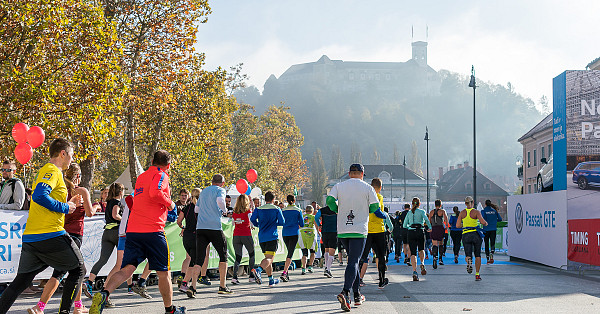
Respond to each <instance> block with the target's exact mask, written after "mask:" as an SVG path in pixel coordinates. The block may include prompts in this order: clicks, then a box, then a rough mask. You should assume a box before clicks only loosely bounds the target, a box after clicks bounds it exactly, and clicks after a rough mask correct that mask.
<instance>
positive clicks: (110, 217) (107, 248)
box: [84, 182, 125, 307]
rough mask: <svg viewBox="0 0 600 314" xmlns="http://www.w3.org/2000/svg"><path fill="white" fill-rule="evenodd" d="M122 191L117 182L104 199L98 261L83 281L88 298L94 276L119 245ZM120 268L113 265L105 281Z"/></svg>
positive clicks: (112, 185) (122, 187)
mask: <svg viewBox="0 0 600 314" xmlns="http://www.w3.org/2000/svg"><path fill="white" fill-rule="evenodd" d="M124 190H125V187H124V186H123V184H121V183H119V182H115V183H113V184H111V185H110V187H109V188H108V196H107V197H106V211H105V212H104V221H105V222H106V225H105V226H104V233H103V234H102V246H101V248H100V259H98V261H97V262H96V263H95V264H94V266H93V267H92V270H91V271H90V276H89V277H88V280H87V281H85V286H86V287H85V290H84V292H85V295H86V296H87V297H88V298H91V297H92V292H93V291H92V288H93V287H94V280H95V279H96V276H97V275H98V273H99V272H100V270H101V269H102V267H104V265H106V263H107V262H108V259H109V258H110V256H111V255H112V252H113V250H114V249H115V248H116V247H117V246H118V245H119V224H120V223H121V215H123V205H122V204H121V201H120V200H121V199H122V198H123V192H124ZM120 267H121V265H120V264H118V265H117V264H115V266H114V267H113V268H112V269H111V270H110V272H109V274H108V276H107V277H106V281H108V280H109V279H110V277H111V276H112V275H113V274H114V273H116V272H117V271H119V269H121V268H120ZM106 306H107V307H113V306H114V304H113V303H112V301H111V300H110V299H108V301H107V303H106Z"/></svg>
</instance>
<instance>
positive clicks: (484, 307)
mask: <svg viewBox="0 0 600 314" xmlns="http://www.w3.org/2000/svg"><path fill="white" fill-rule="evenodd" d="M496 259H497V261H498V263H495V264H493V265H483V266H482V270H481V276H482V277H483V280H482V281H479V282H476V281H475V280H474V275H469V274H467V272H466V269H465V266H464V264H463V262H461V263H460V264H458V265H455V264H454V263H453V261H452V259H449V258H446V263H447V264H446V265H445V266H440V267H439V268H438V269H436V270H434V269H432V268H431V266H428V270H429V273H428V274H427V275H426V276H421V281H419V282H413V281H412V278H411V270H410V267H408V266H406V265H401V264H394V265H390V266H389V271H388V277H389V279H390V284H389V285H388V286H387V287H386V288H385V289H384V290H379V289H377V285H376V278H377V273H376V270H375V267H369V271H368V272H367V275H366V277H365V281H366V283H367V285H366V286H365V287H364V288H363V289H362V292H363V294H364V295H365V296H366V298H367V301H366V302H365V303H364V304H363V305H361V306H359V307H356V308H353V309H352V312H357V313H400V312H402V313H459V312H473V313H507V312H508V313H550V312H551V313H598V312H600V289H598V287H599V286H600V279H598V278H597V277H591V276H586V277H583V276H578V275H575V274H572V273H567V272H561V271H558V270H556V269H553V268H550V267H545V266H539V265H534V264H528V263H513V262H509V261H508V257H506V256H497V257H496ZM430 262H431V260H429V261H428V264H430ZM343 270H344V267H340V266H337V265H336V266H334V267H333V275H334V276H335V277H334V278H332V279H328V278H326V277H324V276H323V274H322V270H321V269H318V268H317V269H316V271H315V273H313V274H307V275H305V276H302V275H300V271H299V270H296V271H293V272H291V273H290V279H291V281H290V282H288V283H281V284H279V285H278V286H277V287H274V288H269V287H268V286H267V285H262V286H258V285H256V284H255V283H249V282H248V280H247V279H246V278H244V280H242V284H241V285H239V286H233V285H230V287H231V288H232V289H234V291H235V293H234V294H233V295H228V296H222V295H218V294H217V287H218V284H217V282H215V281H213V286H211V287H204V286H203V287H201V288H200V290H199V292H198V295H197V298H196V299H188V298H187V297H186V296H185V295H182V294H180V293H178V292H175V296H174V304H175V305H178V306H186V307H187V312H189V313H201V312H202V313H266V312H271V313H341V312H342V311H341V310H340V305H339V303H338V302H337V301H336V297H335V296H336V294H337V293H339V292H340V290H341V285H342V276H343ZM149 292H150V294H151V295H152V296H153V297H154V298H153V299H152V300H146V299H143V298H141V297H139V296H137V295H128V294H127V290H126V289H118V290H117V291H116V292H115V293H114V294H113V295H112V299H113V301H114V303H116V305H117V306H116V307H115V308H111V309H106V310H105V311H104V313H107V314H118V313H124V314H125V313H126V314H135V313H163V310H164V309H163V305H162V302H161V298H160V294H159V292H158V288H157V286H151V287H149ZM38 298H39V294H38V295H36V296H33V297H31V296H28V297H21V298H19V299H18V300H17V302H16V303H15V304H14V306H13V308H12V309H11V311H9V313H25V312H26V309H27V308H28V307H31V306H33V305H34V304H36V302H37V299H38ZM59 301H60V299H59V294H58V293H57V294H56V295H55V297H54V298H53V299H52V300H51V301H50V303H49V304H48V306H47V308H46V313H53V312H55V311H57V310H58V303H59ZM90 302H91V301H90V300H89V299H86V300H85V301H84V304H85V305H86V306H88V307H89V305H90Z"/></svg>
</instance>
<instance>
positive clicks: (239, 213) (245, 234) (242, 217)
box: [231, 194, 254, 285]
mask: <svg viewBox="0 0 600 314" xmlns="http://www.w3.org/2000/svg"><path fill="white" fill-rule="evenodd" d="M251 207H252V206H251V204H250V197H249V196H248V195H246V194H242V195H240V196H238V198H237V201H236V202H235V207H234V208H233V224H234V225H235V229H234V230H233V249H234V251H235V263H234V264H233V279H231V283H232V284H234V285H238V284H239V283H240V281H239V280H238V269H239V267H240V263H241V262H242V251H243V250H242V249H243V248H244V247H245V248H246V251H248V269H254V240H253V239H252V224H251V223H250V216H251V215H252V208H251ZM250 279H251V281H254V280H252V279H253V278H250Z"/></svg>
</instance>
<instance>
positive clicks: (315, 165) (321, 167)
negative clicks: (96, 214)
mask: <svg viewBox="0 0 600 314" xmlns="http://www.w3.org/2000/svg"><path fill="white" fill-rule="evenodd" d="M310 185H311V186H312V200H313V201H316V202H317V203H320V202H321V201H322V199H323V195H325V186H327V171H326V170H325V163H324V162H323V156H322V155H321V150H320V149H318V148H317V150H316V151H315V153H314V154H313V158H312V159H311V165H310Z"/></svg>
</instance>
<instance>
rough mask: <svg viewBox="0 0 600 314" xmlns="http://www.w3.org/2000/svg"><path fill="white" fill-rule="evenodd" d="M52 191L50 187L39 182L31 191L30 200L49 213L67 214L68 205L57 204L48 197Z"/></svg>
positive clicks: (57, 202)
mask: <svg viewBox="0 0 600 314" xmlns="http://www.w3.org/2000/svg"><path fill="white" fill-rule="evenodd" d="M51 191H52V187H51V186H50V185H48V184H46V183H44V182H40V183H38V184H37V185H36V187H35V190H34V191H33V195H32V196H31V199H32V200H33V201H34V202H36V203H37V204H38V205H40V206H42V207H44V208H46V209H48V210H49V211H53V212H57V213H63V214H68V213H69V204H67V203H63V202H59V201H57V200H55V199H53V198H51V197H50V192H51Z"/></svg>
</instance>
